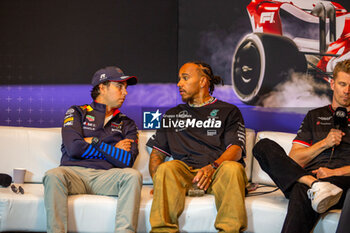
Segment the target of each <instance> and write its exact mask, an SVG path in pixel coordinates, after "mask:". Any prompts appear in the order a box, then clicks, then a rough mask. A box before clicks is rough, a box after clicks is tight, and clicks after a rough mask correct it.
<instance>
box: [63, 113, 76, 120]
mask: <svg viewBox="0 0 350 233" xmlns="http://www.w3.org/2000/svg"><path fill="white" fill-rule="evenodd" d="M73 116H74V115H73V114H68V115H66V116H65V117H64V119H67V118H70V117H73Z"/></svg>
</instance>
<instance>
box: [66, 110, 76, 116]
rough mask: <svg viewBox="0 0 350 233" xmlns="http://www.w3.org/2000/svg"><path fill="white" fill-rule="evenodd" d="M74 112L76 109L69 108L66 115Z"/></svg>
mask: <svg viewBox="0 0 350 233" xmlns="http://www.w3.org/2000/svg"><path fill="white" fill-rule="evenodd" d="M72 113H74V109H73V108H70V109H68V110H67V112H66V115H68V114H72Z"/></svg>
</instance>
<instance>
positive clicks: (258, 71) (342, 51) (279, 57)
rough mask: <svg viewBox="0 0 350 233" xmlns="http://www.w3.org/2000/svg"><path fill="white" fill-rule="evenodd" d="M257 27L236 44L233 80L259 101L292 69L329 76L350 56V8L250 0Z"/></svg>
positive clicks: (246, 98)
mask: <svg viewBox="0 0 350 233" xmlns="http://www.w3.org/2000/svg"><path fill="white" fill-rule="evenodd" d="M247 11H248V14H249V17H250V21H251V25H252V29H253V33H251V34H248V35H246V36H245V37H244V38H243V39H242V40H241V41H240V42H239V43H238V46H237V47H236V50H235V52H234V55H233V60H232V70H231V72H232V86H233V90H234V92H235V93H236V95H237V96H238V98H239V99H240V100H241V101H242V102H244V103H246V104H250V105H259V103H260V102H261V99H263V97H264V95H266V94H267V93H269V92H270V91H272V90H273V89H274V87H275V86H276V85H277V84H279V83H281V82H283V81H285V80H286V79H287V78H288V77H289V76H290V74H291V72H302V73H308V74H311V75H313V76H314V77H315V79H317V80H322V81H325V82H330V80H331V79H332V71H333V69H334V66H335V65H336V63H337V62H338V61H340V60H344V59H350V13H348V12H347V10H346V9H344V8H343V7H342V6H341V5H340V4H337V3H335V2H330V1H317V0H293V1H287V0H274V1H266V0H252V1H251V2H250V4H249V5H248V6H247Z"/></svg>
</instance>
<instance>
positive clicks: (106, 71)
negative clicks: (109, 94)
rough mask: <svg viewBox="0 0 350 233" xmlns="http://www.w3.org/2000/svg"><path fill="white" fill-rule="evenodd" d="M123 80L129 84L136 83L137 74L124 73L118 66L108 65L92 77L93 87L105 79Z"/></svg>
mask: <svg viewBox="0 0 350 233" xmlns="http://www.w3.org/2000/svg"><path fill="white" fill-rule="evenodd" d="M107 80H108V81H112V82H123V81H126V83H127V84H128V85H135V84H136V83H137V78H136V77H135V76H127V75H124V73H123V71H122V70H121V69H120V68H118V67H116V66H108V67H106V68H103V69H100V70H98V71H96V73H95V74H94V76H93V77H92V81H91V84H92V86H93V87H95V86H97V85H98V84H100V83H103V82H104V81H107Z"/></svg>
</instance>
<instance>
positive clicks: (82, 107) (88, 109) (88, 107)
mask: <svg viewBox="0 0 350 233" xmlns="http://www.w3.org/2000/svg"><path fill="white" fill-rule="evenodd" d="M80 108H81V109H82V110H85V109H86V111H88V112H91V111H92V110H94V109H93V108H92V107H91V106H90V105H84V106H80Z"/></svg>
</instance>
